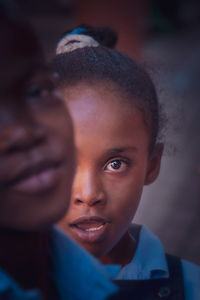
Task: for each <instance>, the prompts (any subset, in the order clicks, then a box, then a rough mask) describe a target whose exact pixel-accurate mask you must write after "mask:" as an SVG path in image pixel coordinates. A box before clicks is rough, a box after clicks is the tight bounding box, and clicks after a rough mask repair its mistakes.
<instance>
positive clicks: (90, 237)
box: [70, 223, 109, 243]
mask: <svg viewBox="0 0 200 300" xmlns="http://www.w3.org/2000/svg"><path fill="white" fill-rule="evenodd" d="M108 225H109V224H108V223H104V224H102V226H99V229H98V228H97V229H96V230H92V231H86V230H83V229H81V228H79V227H77V226H73V225H72V226H70V229H71V231H72V233H73V235H75V237H76V238H77V239H78V240H79V241H80V242H83V243H95V242H100V241H101V240H102V238H103V236H104V234H105V232H106V230H107V228H108ZM91 228H92V227H91Z"/></svg>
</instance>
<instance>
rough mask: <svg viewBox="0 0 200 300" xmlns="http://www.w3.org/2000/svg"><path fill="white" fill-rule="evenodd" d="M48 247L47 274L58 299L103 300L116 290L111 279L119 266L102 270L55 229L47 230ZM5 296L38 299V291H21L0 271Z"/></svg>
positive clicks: (102, 268) (1, 293) (94, 260)
mask: <svg viewBox="0 0 200 300" xmlns="http://www.w3.org/2000/svg"><path fill="white" fill-rule="evenodd" d="M49 246H50V247H49V252H50V258H51V262H52V270H50V272H51V271H52V272H51V273H50V275H51V277H52V279H53V281H54V282H55V284H56V287H57V289H58V291H59V294H60V297H61V298H60V299H61V300H64V299H68V300H72V299H73V300H85V299H87V300H93V299H95V300H102V299H106V298H107V297H108V296H109V295H111V294H113V293H115V292H116V291H117V287H116V286H115V285H114V284H113V283H112V282H111V278H113V277H114V276H115V275H116V274H117V272H118V271H119V266H112V267H111V266H108V267H104V266H103V265H101V264H100V263H99V262H98V261H97V260H96V259H95V258H93V257H92V256H90V255H89V254H88V253H87V252H86V251H84V250H83V249H82V248H81V247H79V246H78V245H77V244H76V243H74V242H73V241H72V240H71V239H70V238H68V237H67V236H66V235H65V234H64V233H63V232H62V231H60V230H59V229H58V228H56V227H53V228H52V229H51V230H50V231H49ZM8 295H12V297H11V298H12V299H15V300H41V295H40V293H39V291H38V290H28V291H24V290H23V289H21V288H20V287H19V286H18V284H17V283H16V282H15V281H14V280H13V279H12V278H11V277H10V276H9V275H8V274H7V273H6V272H5V271H4V270H2V269H0V299H3V298H1V297H4V296H5V298H6V297H8ZM6 299H7V298H6Z"/></svg>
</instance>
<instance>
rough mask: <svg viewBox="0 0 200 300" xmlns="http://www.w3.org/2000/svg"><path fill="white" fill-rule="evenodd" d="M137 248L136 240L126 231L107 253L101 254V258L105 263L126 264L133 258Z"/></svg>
mask: <svg viewBox="0 0 200 300" xmlns="http://www.w3.org/2000/svg"><path fill="white" fill-rule="evenodd" d="M135 250H136V241H134V240H133V239H132V238H131V237H130V235H129V233H128V232H126V233H125V235H124V236H123V237H122V238H121V240H120V241H119V242H118V243H117V244H116V245H115V246H114V248H112V250H111V251H110V252H108V253H107V254H105V255H103V256H101V257H100V258H99V260H100V261H101V262H102V263H103V264H105V265H107V264H111V265H112V264H117V265H121V266H125V265H127V264H128V263H129V262H130V261H131V260H132V258H133V256H134V253H135Z"/></svg>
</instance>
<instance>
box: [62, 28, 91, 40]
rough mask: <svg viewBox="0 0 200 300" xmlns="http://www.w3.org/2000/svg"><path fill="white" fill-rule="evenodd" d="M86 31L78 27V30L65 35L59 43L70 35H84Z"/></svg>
mask: <svg viewBox="0 0 200 300" xmlns="http://www.w3.org/2000/svg"><path fill="white" fill-rule="evenodd" d="M85 31H86V29H85V28H80V27H78V28H76V29H74V30H72V31H71V32H69V33H67V34H65V35H64V36H63V37H61V39H60V40H59V42H58V43H60V41H62V40H63V39H65V38H66V37H67V36H69V35H72V34H82V33H84V32H85Z"/></svg>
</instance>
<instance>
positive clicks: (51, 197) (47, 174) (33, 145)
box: [0, 20, 75, 299]
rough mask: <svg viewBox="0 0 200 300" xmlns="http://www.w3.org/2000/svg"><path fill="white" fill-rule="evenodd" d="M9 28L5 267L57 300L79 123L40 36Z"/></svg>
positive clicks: (1, 214) (2, 134)
mask: <svg viewBox="0 0 200 300" xmlns="http://www.w3.org/2000/svg"><path fill="white" fill-rule="evenodd" d="M1 22H2V24H1V25H2V26H3V29H4V30H3V31H1V34H0V37H1V39H2V40H4V43H3V44H1V46H0V53H1V56H0V65H1V69H0V82H1V91H0V164H1V169H0V193H1V201H0V267H1V268H3V269H4V270H5V271H6V272H7V273H9V274H10V275H11V277H13V278H14V279H15V280H16V281H17V283H18V284H19V285H20V286H21V287H22V288H24V289H28V288H37V289H39V290H40V291H41V293H42V295H43V297H44V299H51V298H50V295H51V296H52V295H53V296H52V297H53V299H56V296H55V294H53V292H52V288H53V286H52V284H51V282H50V281H49V278H48V277H47V266H48V256H47V247H48V229H49V228H50V227H51V226H52V225H53V224H54V223H55V222H57V221H58V220H59V219H60V218H61V217H62V216H63V214H64V213H65V211H66V210H67V208H68V204H69V199H70V195H71V185H72V180H73V173H74V169H75V155H74V153H75V151H74V140H73V128H72V122H71V119H70V117H69V114H68V112H67V111H66V109H65V106H64V103H63V100H62V99H61V98H60V95H59V93H58V91H57V89H56V87H55V86H56V85H55V80H54V78H53V76H52V75H51V74H50V73H49V72H48V70H47V68H46V66H44V64H43V57H42V53H41V51H40V48H39V46H38V43H37V40H36V39H35V37H34V35H33V33H32V32H31V31H30V30H29V28H28V26H25V27H23V28H22V27H21V26H20V25H18V24H16V23H13V22H11V21H6V20H4V21H1ZM1 35H3V36H1ZM5 36H6V37H7V38H6V39H3V38H4V37H5ZM13 36H14V38H13Z"/></svg>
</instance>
